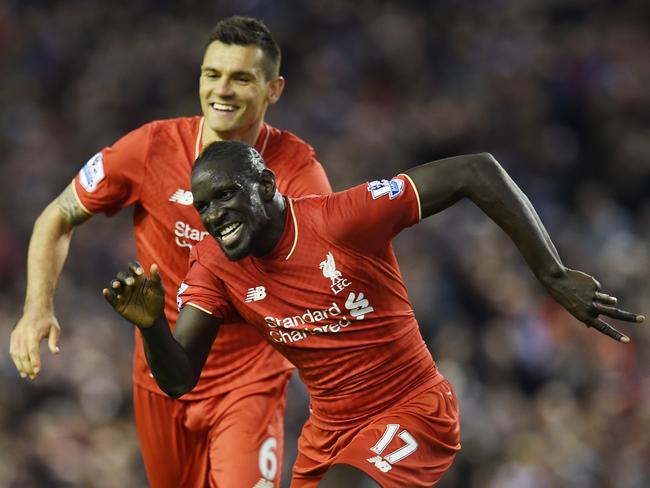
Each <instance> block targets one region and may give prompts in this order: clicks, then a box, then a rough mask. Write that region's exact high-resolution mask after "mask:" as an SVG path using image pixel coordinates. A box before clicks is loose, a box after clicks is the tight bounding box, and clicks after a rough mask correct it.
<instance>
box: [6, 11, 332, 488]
mask: <svg viewBox="0 0 650 488" xmlns="http://www.w3.org/2000/svg"><path fill="white" fill-rule="evenodd" d="M279 66H280V49H279V47H278V45H277V44H276V42H275V41H274V39H273V38H272V36H271V33H270V32H269V30H268V29H267V27H266V26H265V25H264V24H263V23H262V22H260V21H258V20H255V19H251V18H243V17H232V18H229V19H226V20H222V21H221V22H219V23H218V24H217V25H216V27H215V29H214V30H213V32H212V33H211V35H210V37H209V39H208V43H207V45H206V50H205V54H204V58H203V63H202V65H201V72H200V73H201V74H200V81H199V98H200V102H201V109H202V112H203V116H202V117H199V116H196V117H185V118H176V119H171V120H159V121H154V122H151V123H149V124H146V125H144V126H142V127H140V128H139V129H136V130H134V131H133V132H130V133H128V134H126V135H125V136H124V137H122V138H121V139H120V140H118V141H117V142H116V143H115V144H114V145H113V146H112V147H107V148H104V149H102V150H101V151H100V152H98V153H97V154H96V155H95V156H93V157H92V158H91V159H90V160H89V161H88V162H87V163H86V165H85V166H84V167H83V168H82V169H81V171H80V172H79V174H78V175H77V176H76V178H75V179H74V181H73V182H72V183H71V184H70V186H68V187H67V188H66V189H65V190H64V191H63V193H61V195H60V196H59V197H58V198H57V199H56V200H55V201H53V202H52V203H51V204H50V205H49V206H48V207H47V208H46V209H45V210H44V212H43V213H42V214H41V216H40V217H39V218H38V220H37V221H36V224H35V226H34V231H33V235H32V239H31V243H30V247H29V256H28V287H27V297H26V300H25V311H24V315H23V317H22V318H21V319H20V321H19V322H18V324H17V325H16V327H15V329H14V331H13V333H12V335H11V356H12V358H13V360H14V362H15V364H16V368H17V369H18V371H19V372H20V374H21V376H23V377H29V378H32V379H33V378H35V377H36V376H37V375H38V373H39V370H40V369H41V359H40V357H39V344H40V341H41V340H43V339H44V338H46V337H47V338H48V343H49V347H50V350H51V351H52V352H58V343H59V334H60V329H59V325H58V323H57V319H56V317H55V315H54V310H53V304H52V301H53V293H54V288H55V285H56V283H57V281H58V277H59V275H60V272H61V268H62V266H63V263H64V261H65V259H66V256H67V253H68V246H69V242H70V239H71V236H72V233H73V229H74V227H75V226H77V225H79V224H81V223H82V222H84V221H86V220H87V219H89V218H90V217H91V216H92V215H94V214H96V213H100V212H101V213H105V214H107V215H109V216H110V215H113V214H114V213H116V212H118V211H119V210H121V209H122V208H124V207H127V206H130V205H134V206H135V214H134V234H135V240H136V245H137V253H138V259H139V260H140V261H141V262H142V263H143V264H144V265H147V266H148V265H149V264H151V263H154V262H155V263H158V264H159V265H160V268H159V269H160V276H161V279H162V281H163V283H164V285H165V287H167V288H168V289H170V290H174V289H177V288H178V287H179V285H180V283H181V280H182V278H183V277H184V276H185V273H186V271H187V269H188V256H189V251H190V249H191V248H192V247H193V246H195V245H196V244H197V243H198V242H200V241H201V240H202V239H203V238H204V237H205V236H206V235H208V233H207V232H206V230H205V229H204V227H203V225H202V223H201V219H200V218H199V215H198V214H197V212H196V210H195V209H194V207H193V205H192V194H191V192H190V173H191V170H192V166H193V164H194V161H195V160H196V158H197V157H198V155H199V154H200V152H201V150H202V149H203V147H205V146H207V145H208V144H210V143H211V142H213V141H218V140H226V139H236V140H240V141H245V142H247V143H249V144H251V145H253V146H255V148H256V149H257V150H258V151H259V152H260V154H263V155H264V157H265V159H266V160H267V161H268V164H269V167H271V168H273V170H274V171H275V172H276V174H277V176H278V185H279V187H280V188H281V189H282V191H283V192H286V193H287V194H289V195H292V196H300V195H307V194H322V193H330V192H331V187H330V185H329V182H328V180H327V177H326V175H325V173H324V171H323V168H322V166H321V165H320V163H318V161H317V160H316V156H315V154H314V151H313V149H312V148H311V147H310V146H309V145H307V144H306V143H305V142H303V141H302V140H300V139H299V138H297V137H296V136H295V135H293V134H291V133H289V132H285V131H281V130H278V129H276V128H273V127H271V126H269V125H268V124H266V123H264V115H265V112H266V110H267V108H268V107H269V105H271V104H273V103H275V102H276V101H277V100H278V99H279V98H280V95H281V93H282V90H283V87H284V79H283V78H282V77H281V76H279ZM165 314H166V317H167V321H168V323H169V324H170V326H171V327H174V323H175V322H176V317H177V315H178V311H177V308H176V301H175V298H174V296H168V297H167V302H166V304H165ZM222 335H223V337H220V340H219V342H218V343H216V344H215V347H214V349H213V350H212V351H211V353H210V354H209V355H208V357H207V359H206V362H205V367H204V368H203V371H202V374H201V377H200V379H199V381H198V384H197V385H196V387H195V388H194V390H193V391H192V392H191V393H190V394H188V395H185V397H184V398H183V401H176V400H173V399H171V398H169V397H168V396H167V395H165V394H164V393H163V392H161V391H160V389H159V388H158V386H157V385H156V383H155V381H154V380H153V377H152V375H151V371H150V370H149V368H148V367H147V363H146V360H145V350H144V349H143V347H142V340H141V338H140V334H136V348H135V357H134V369H133V383H134V391H133V396H134V412H135V422H136V429H137V433H138V437H139V440H140V445H141V449H142V453H143V458H144V463H145V467H146V471H147V476H148V478H149V482H150V484H151V486H152V487H154V488H159V487H168V488H179V487H197V488H198V487H201V488H203V487H205V486H208V485H209V486H218V487H220V488H233V487H235V488H237V487H246V488H250V487H252V486H254V485H255V486H260V487H272V486H276V487H277V486H279V482H280V473H281V466H282V456H283V414H284V406H285V402H286V389H287V384H288V381H289V377H290V375H291V373H292V371H293V367H292V366H291V365H290V364H289V362H288V361H286V360H285V359H284V358H283V357H282V356H281V355H279V354H278V353H277V352H275V351H274V350H273V348H271V347H269V346H268V345H267V344H266V343H265V342H264V341H263V340H262V338H261V337H260V336H259V334H258V333H257V332H256V331H255V330H254V329H253V328H252V327H245V326H242V327H239V326H229V327H224V329H223V330H222Z"/></svg>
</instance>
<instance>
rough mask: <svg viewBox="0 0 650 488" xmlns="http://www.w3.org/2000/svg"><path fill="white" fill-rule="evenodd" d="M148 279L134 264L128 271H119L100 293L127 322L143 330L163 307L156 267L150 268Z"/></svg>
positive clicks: (162, 291)
mask: <svg viewBox="0 0 650 488" xmlns="http://www.w3.org/2000/svg"><path fill="white" fill-rule="evenodd" d="M150 272H151V278H147V277H146V276H145V275H144V269H142V266H140V263H138V262H137V261H131V262H130V263H129V271H128V272H123V271H120V272H119V273H117V276H116V277H115V279H114V280H112V281H111V284H110V286H109V287H108V288H104V289H103V290H102V294H103V295H104V298H106V300H107V301H108V303H110V304H111V305H112V306H113V308H114V309H115V311H116V312H117V313H119V314H120V315H121V316H122V317H124V318H125V319H126V320H128V321H129V322H131V323H132V324H134V325H137V326H138V327H140V328H142V329H146V328H149V327H151V326H153V324H154V322H155V321H156V319H157V318H158V317H160V315H162V313H163V310H164V308H165V290H164V288H163V285H162V281H161V279H160V274H158V265H156V264H152V265H151V269H150Z"/></svg>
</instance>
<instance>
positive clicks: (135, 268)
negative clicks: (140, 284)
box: [129, 261, 144, 277]
mask: <svg viewBox="0 0 650 488" xmlns="http://www.w3.org/2000/svg"><path fill="white" fill-rule="evenodd" d="M129 271H130V272H131V274H132V275H133V276H136V277H137V276H142V275H144V269H142V266H140V263H138V262H137V261H131V262H130V263H129Z"/></svg>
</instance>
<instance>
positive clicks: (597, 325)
mask: <svg viewBox="0 0 650 488" xmlns="http://www.w3.org/2000/svg"><path fill="white" fill-rule="evenodd" d="M585 323H586V324H587V325H588V326H590V327H593V328H594V329H596V330H597V331H599V332H601V333H603V334H605V335H606V336H609V337H611V338H612V339H614V340H615V341H618V342H622V343H624V344H627V343H628V342H630V338H629V337H628V336H626V335H625V334H621V333H620V332H619V331H618V330H616V329H615V328H614V327H612V326H611V325H609V324H608V323H607V322H604V321H602V320H600V319H599V318H595V317H594V318H592V319H590V320H588V321H586V322H585Z"/></svg>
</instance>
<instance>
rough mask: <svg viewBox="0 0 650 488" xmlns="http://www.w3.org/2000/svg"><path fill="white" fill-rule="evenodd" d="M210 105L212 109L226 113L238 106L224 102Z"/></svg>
mask: <svg viewBox="0 0 650 488" xmlns="http://www.w3.org/2000/svg"><path fill="white" fill-rule="evenodd" d="M210 107H212V109H213V110H216V111H217V112H222V113H223V112H226V113H232V112H235V111H236V110H237V109H238V108H239V107H237V106H236V105H227V104H225V103H211V104H210Z"/></svg>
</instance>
